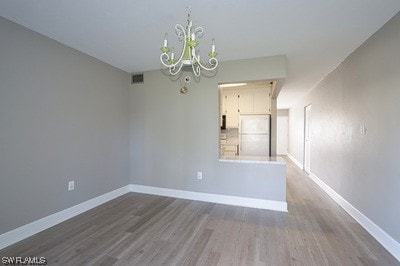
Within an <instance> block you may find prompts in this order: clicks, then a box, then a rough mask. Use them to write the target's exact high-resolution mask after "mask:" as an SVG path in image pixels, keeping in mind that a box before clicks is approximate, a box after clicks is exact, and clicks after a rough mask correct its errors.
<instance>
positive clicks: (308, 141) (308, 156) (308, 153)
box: [304, 104, 311, 174]
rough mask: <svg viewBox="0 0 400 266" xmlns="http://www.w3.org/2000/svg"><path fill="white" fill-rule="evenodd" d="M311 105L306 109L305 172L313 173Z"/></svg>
mask: <svg viewBox="0 0 400 266" xmlns="http://www.w3.org/2000/svg"><path fill="white" fill-rule="evenodd" d="M310 166H311V104H310V105H307V106H306V107H304V171H305V172H306V173H307V174H310V173H311V169H310Z"/></svg>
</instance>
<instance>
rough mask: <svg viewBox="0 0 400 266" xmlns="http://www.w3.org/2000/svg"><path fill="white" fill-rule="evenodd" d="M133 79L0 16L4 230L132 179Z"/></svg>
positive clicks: (0, 228) (0, 210) (0, 207)
mask: <svg viewBox="0 0 400 266" xmlns="http://www.w3.org/2000/svg"><path fill="white" fill-rule="evenodd" d="M128 84H129V74H128V73H126V72H123V71H121V70H118V69H115V68H113V67H111V66H109V65H107V64H105V63H102V62H100V61H98V60H96V59H94V58H92V57H89V56H87V55H85V54H82V53H80V52H78V51H76V50H74V49H71V48H68V47H66V46H64V45H62V44H60V43H58V42H56V41H54V40H51V39H48V38H46V37H43V36H41V35H39V34H37V33H35V32H33V31H30V30H27V29H25V28H23V27H21V26H18V25H16V24H14V23H11V22H9V21H7V20H5V19H2V18H0V234H1V233H4V232H6V231H9V230H11V229H14V228H16V227H18V226H21V225H23V224H26V223H29V222H32V221H34V220H37V219H39V218H42V217H45V216H47V215H50V214H52V213H55V212H57V211H60V210H64V209H66V208H68V207H71V206H73V205H76V204H78V203H80V202H82V201H85V200H88V199H91V198H93V197H96V196H98V195H102V194H104V193H106V192H109V191H112V190H114V189H116V188H120V187H122V186H125V185H127V184H129V148H128V147H129V126H128V125H129V120H128V116H129V102H128V99H129V97H128V88H129V85H128ZM72 179H73V180H75V182H76V184H75V186H76V188H75V190H74V191H72V192H67V182H68V180H72Z"/></svg>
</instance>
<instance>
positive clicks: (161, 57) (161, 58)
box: [160, 53, 171, 67]
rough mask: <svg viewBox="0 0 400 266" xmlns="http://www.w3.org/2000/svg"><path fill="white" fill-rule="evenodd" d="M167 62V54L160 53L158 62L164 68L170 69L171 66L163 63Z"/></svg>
mask: <svg viewBox="0 0 400 266" xmlns="http://www.w3.org/2000/svg"><path fill="white" fill-rule="evenodd" d="M164 60H165V61H164ZM168 60H169V55H168V54H167V53H162V54H161V55H160V61H161V63H162V64H163V65H164V66H166V67H171V65H169V64H166V63H165V62H168Z"/></svg>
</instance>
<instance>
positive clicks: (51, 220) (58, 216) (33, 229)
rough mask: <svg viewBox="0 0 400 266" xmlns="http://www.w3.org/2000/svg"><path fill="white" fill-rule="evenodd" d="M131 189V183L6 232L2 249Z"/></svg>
mask: <svg viewBox="0 0 400 266" xmlns="http://www.w3.org/2000/svg"><path fill="white" fill-rule="evenodd" d="M129 189H130V185H127V186H124V187H121V188H119V189H116V190H113V191H111V192H108V193H106V194H103V195H101V196H98V197H96V198H93V199H90V200H88V201H85V202H82V203H80V204H78V205H75V206H73V207H70V208H68V209H65V210H63V211H60V212H57V213H54V214H52V215H49V216H47V217H44V218H42V219H39V220H36V221H34V222H32V223H29V224H26V225H23V226H21V227H18V228H16V229H14V230H11V231H9V232H6V233H4V234H2V235H0V250H1V249H3V248H5V247H7V246H9V245H12V244H14V243H16V242H18V241H21V240H23V239H25V238H27V237H30V236H32V235H34V234H37V233H39V232H41V231H43V230H46V229H48V228H50V227H52V226H54V225H56V224H59V223H61V222H64V221H66V220H68V219H70V218H72V217H74V216H76V215H78V214H81V213H83V212H85V211H88V210H90V209H92V208H94V207H97V206H99V205H101V204H103V203H106V202H107V201H110V200H112V199H115V198H117V197H119V196H122V195H124V194H125V193H128V192H129V191H130V190H129Z"/></svg>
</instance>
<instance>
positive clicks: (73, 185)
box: [68, 181, 75, 191]
mask: <svg viewBox="0 0 400 266" xmlns="http://www.w3.org/2000/svg"><path fill="white" fill-rule="evenodd" d="M74 189H75V181H69V182H68V191H71V190H74Z"/></svg>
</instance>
